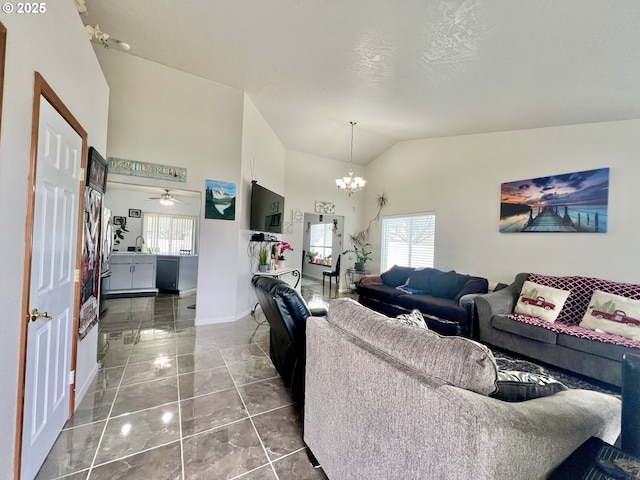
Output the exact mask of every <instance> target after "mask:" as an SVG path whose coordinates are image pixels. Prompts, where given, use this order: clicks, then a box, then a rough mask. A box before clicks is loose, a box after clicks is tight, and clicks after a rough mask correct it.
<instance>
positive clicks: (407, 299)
mask: <svg viewBox="0 0 640 480" xmlns="http://www.w3.org/2000/svg"><path fill="white" fill-rule="evenodd" d="M488 287H489V282H488V281H487V279H486V278H482V277H474V276H470V275H464V274H460V273H456V272H455V271H453V270H451V271H449V272H443V271H441V270H438V269H436V268H422V269H416V268H411V267H400V266H397V265H394V266H393V267H392V268H390V269H389V270H387V271H386V272H384V273H382V274H381V275H366V276H364V277H362V278H361V279H360V280H359V282H358V284H357V285H356V292H357V293H358V301H359V302H360V303H361V304H362V305H364V306H366V307H369V308H371V309H372V310H376V311H378V312H380V313H383V314H385V315H389V316H396V315H400V314H403V313H408V312H410V311H412V310H413V309H418V310H420V311H421V312H422V313H423V314H426V315H425V320H426V321H427V325H428V326H429V328H430V329H432V330H435V331H437V332H438V333H442V334H445V335H461V336H468V337H472V336H473V334H474V318H475V306H474V300H473V299H474V296H475V295H474V294H482V293H487V291H488Z"/></svg>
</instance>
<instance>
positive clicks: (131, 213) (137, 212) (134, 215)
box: [129, 208, 142, 218]
mask: <svg viewBox="0 0 640 480" xmlns="http://www.w3.org/2000/svg"><path fill="white" fill-rule="evenodd" d="M129 216H130V217H131V218H141V217H142V211H141V210H139V209H137V208H130V209H129Z"/></svg>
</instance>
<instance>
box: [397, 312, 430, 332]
mask: <svg viewBox="0 0 640 480" xmlns="http://www.w3.org/2000/svg"><path fill="white" fill-rule="evenodd" d="M396 320H398V321H399V322H400V323H404V324H405V325H412V326H414V327H420V328H424V329H426V330H429V327H427V322H426V321H425V319H424V317H423V316H422V313H421V312H420V310H418V309H417V308H414V309H413V310H411V313H404V314H402V315H398V316H397V317H396Z"/></svg>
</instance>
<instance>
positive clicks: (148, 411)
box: [36, 279, 335, 480]
mask: <svg viewBox="0 0 640 480" xmlns="http://www.w3.org/2000/svg"><path fill="white" fill-rule="evenodd" d="M302 291H303V296H305V298H308V299H311V297H313V296H316V299H317V295H318V294H321V293H320V292H321V291H322V285H321V283H320V284H318V282H315V281H309V280H306V279H303V287H302ZM332 294H333V296H335V291H332ZM311 300H312V299H311ZM193 303H195V297H194V296H185V297H178V296H174V295H162V294H161V295H158V296H157V297H141V298H127V299H117V300H109V308H108V310H107V313H106V315H104V316H103V318H102V319H101V321H100V326H99V329H100V330H99V359H100V361H101V362H102V368H101V369H100V371H99V373H98V375H97V377H96V379H95V380H94V382H93V384H92V385H91V387H90V390H89V392H88V393H87V394H86V396H85V397H84V399H83V400H82V402H81V403H80V405H79V407H78V409H77V410H76V412H75V414H74V416H73V417H72V418H71V419H70V420H69V421H68V423H67V425H66V426H65V428H64V430H63V431H62V432H61V434H60V436H59V438H58V440H57V441H56V443H55V445H54V446H53V449H52V450H51V452H50V454H49V456H48V457H47V459H46V461H45V463H44V464H43V466H42V468H41V470H40V472H39V473H38V476H37V477H36V478H37V480H45V479H47V480H48V479H56V478H65V479H69V480H86V479H91V480H100V479H109V480H112V479H120V478H126V479H128V480H136V479H145V480H160V479H172V480H173V479H176V480H178V479H236V478H237V479H243V480H257V479H270V480H271V479H275V480H277V479H280V480H285V479H286V480H297V479H326V478H327V477H326V476H325V475H324V473H323V472H322V470H321V469H314V468H313V467H311V464H310V463H309V461H308V459H307V455H306V451H305V448H304V443H303V441H302V424H301V419H300V412H299V410H298V408H297V406H296V405H295V404H294V403H292V400H291V397H290V395H289V392H288V390H287V389H285V387H284V385H283V384H282V381H281V380H280V378H279V376H278V374H277V372H276V370H275V368H274V367H273V365H272V363H271V361H270V360H269V327H268V324H266V322H265V323H263V324H258V323H257V322H256V319H254V318H253V317H251V316H248V317H245V318H243V319H241V320H238V321H237V322H232V323H226V324H218V325H207V326H198V327H196V326H194V322H193V319H194V316H195V310H192V309H189V308H187V307H188V306H189V305H192V304H193ZM257 320H259V321H262V320H264V317H263V316H262V315H258V318H257Z"/></svg>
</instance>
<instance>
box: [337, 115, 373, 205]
mask: <svg viewBox="0 0 640 480" xmlns="http://www.w3.org/2000/svg"><path fill="white" fill-rule="evenodd" d="M349 123H351V164H350V167H349V176H348V177H342V178H336V185H337V186H338V190H343V191H345V192H347V195H349V196H351V194H352V193H355V192H359V191H360V190H362V189H363V188H364V184H365V183H367V182H366V181H365V179H364V178H362V177H354V176H353V126H354V125H355V124H356V122H349Z"/></svg>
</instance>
